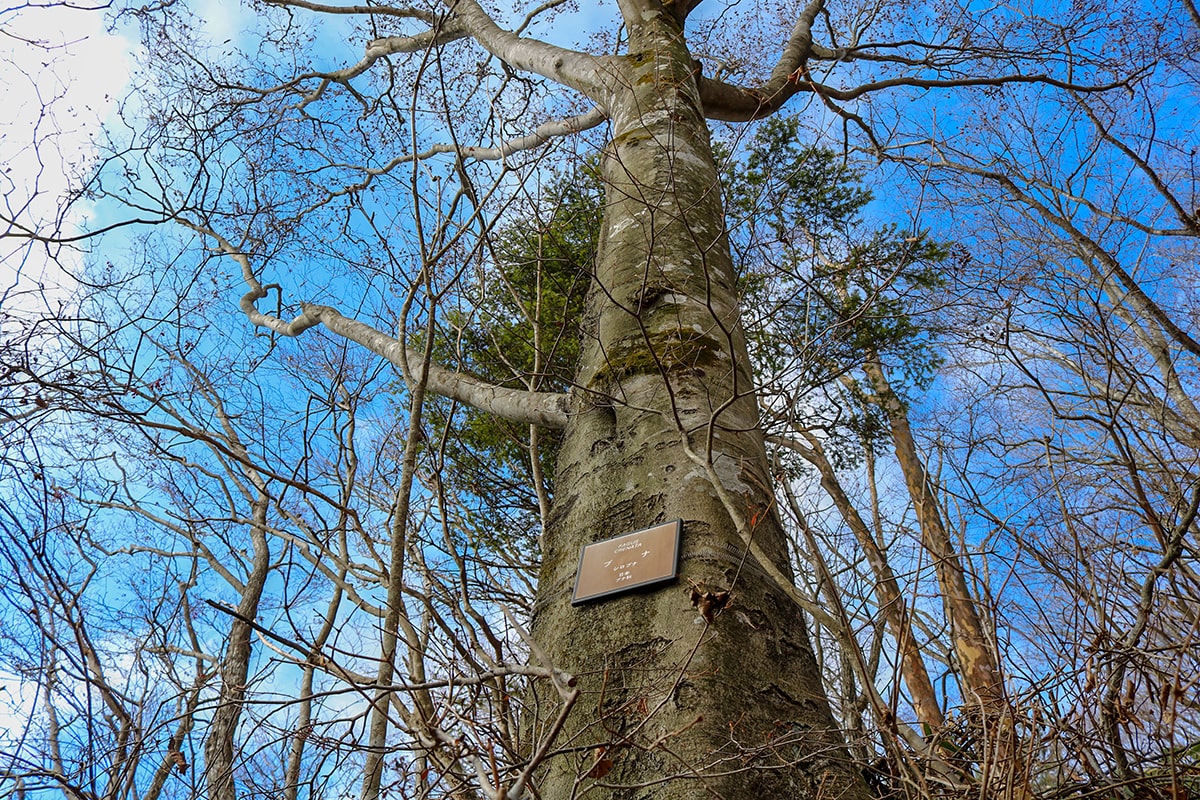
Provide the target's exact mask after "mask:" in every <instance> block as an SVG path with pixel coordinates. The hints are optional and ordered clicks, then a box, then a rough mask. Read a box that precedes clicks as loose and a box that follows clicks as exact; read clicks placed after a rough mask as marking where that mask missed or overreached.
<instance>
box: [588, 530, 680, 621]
mask: <svg viewBox="0 0 1200 800" xmlns="http://www.w3.org/2000/svg"><path fill="white" fill-rule="evenodd" d="M682 530H683V521H682V520H678V519H677V520H675V521H674V522H665V523H663V524H662V525H655V526H654V527H653V528H646V529H645V530H641V531H634V532H633V533H626V534H624V535H621V536H617V537H614V538H612V539H605V540H604V541H602V542H596V543H595V544H589V545H587V546H586V547H584V548H583V552H582V553H580V554H579V570H578V571H577V572H576V573H575V594H574V595H573V596H572V597H571V603H572V605H579V604H580V603H586V602H587V601H589V600H596V599H598V598H601V597H608V596H609V595H614V594H618V593H620V592H627V591H629V590H630V589H640V588H642V587H645V586H652V585H654V584H656V583H664V582H666V581H669V580H672V579H674V578H675V575H676V574H677V573H678V571H679V536H680V532H681V531H682Z"/></svg>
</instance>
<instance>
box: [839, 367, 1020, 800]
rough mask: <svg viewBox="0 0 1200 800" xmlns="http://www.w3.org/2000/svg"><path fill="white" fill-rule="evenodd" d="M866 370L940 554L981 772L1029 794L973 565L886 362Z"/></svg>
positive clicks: (928, 538) (1010, 793) (925, 536)
mask: <svg viewBox="0 0 1200 800" xmlns="http://www.w3.org/2000/svg"><path fill="white" fill-rule="evenodd" d="M863 369H864V371H865V373H866V375H867V379H868V380H869V381H870V382H871V385H872V388H873V390H874V392H875V397H876V401H877V402H878V403H879V404H880V405H881V406H882V408H883V409H884V411H885V413H886V414H887V416H888V426H889V429H890V432H891V437H892V445H893V447H894V449H895V452H896V460H897V461H898V462H899V463H900V470H901V472H903V474H904V482H905V485H906V487H907V488H908V494H909V498H910V499H911V500H912V503H913V508H914V509H915V510H916V512H917V520H918V523H919V524H920V526H921V544H922V546H923V547H924V548H925V550H926V552H928V553H929V554H930V556H931V557H932V558H933V566H934V572H935V573H936V575H937V581H938V588H939V589H940V591H941V594H942V601H943V603H944V604H945V607H946V613H947V615H948V617H949V619H950V631H951V637H952V638H953V640H954V653H955V656H956V657H957V659H958V668H959V678H960V680H961V682H962V692H963V701H964V703H966V706H967V711H968V713H971V714H973V715H977V717H976V722H977V731H978V732H979V734H981V738H982V741H981V742H979V746H978V750H979V751H980V752H979V757H980V762H981V763H980V769H981V772H982V774H983V777H984V778H985V779H987V780H988V781H989V782H991V783H992V784H993V785H992V788H993V789H994V790H997V791H1000V792H1001V793H1002V796H1006V797H1015V798H1021V797H1028V796H1029V795H1030V788H1029V782H1028V776H1027V775H1026V771H1025V765H1024V759H1023V758H1022V756H1021V747H1020V743H1019V742H1018V741H1017V738H1016V730H1015V727H1014V725H1015V720H1014V718H1013V709H1012V707H1011V706H1010V705H1009V700H1008V695H1007V693H1006V691H1005V685H1004V675H1003V673H1002V672H1001V670H1000V665H999V663H998V661H997V659H996V655H995V653H994V651H993V648H992V645H991V637H989V636H988V634H987V631H986V630H985V629H984V625H983V621H982V619H981V617H980V615H979V611H978V609H977V607H976V600H975V598H974V597H973V596H972V593H971V589H970V586H969V585H968V581H967V573H966V570H965V568H964V567H963V564H962V561H961V560H960V558H959V554H958V551H957V549H956V548H955V546H954V543H953V542H952V541H951V540H950V534H949V532H948V531H947V530H946V525H945V522H944V521H943V520H942V515H941V511H940V510H939V508H938V504H937V493H936V490H935V488H934V486H933V482H932V481H931V480H930V479H929V475H928V473H927V472H926V470H925V462H924V460H923V459H922V458H921V455H920V453H919V452H918V450H917V445H916V441H915V440H914V439H913V435H912V428H911V426H910V425H909V422H908V411H907V409H906V408H905V407H904V403H903V402H901V400H900V398H899V397H897V396H896V393H895V392H894V391H892V387H891V384H890V383H889V381H888V379H887V374H886V373H885V372H884V369H883V365H882V364H881V363H880V362H879V361H878V360H877V359H868V360H867V362H866V363H865V364H864V365H863Z"/></svg>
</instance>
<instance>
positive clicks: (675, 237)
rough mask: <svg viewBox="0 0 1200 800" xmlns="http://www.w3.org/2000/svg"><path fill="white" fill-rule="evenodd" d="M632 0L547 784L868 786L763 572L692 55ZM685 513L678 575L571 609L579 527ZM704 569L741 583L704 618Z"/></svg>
mask: <svg viewBox="0 0 1200 800" xmlns="http://www.w3.org/2000/svg"><path fill="white" fill-rule="evenodd" d="M625 6H636V8H633V9H630V8H626V7H623V9H622V10H623V12H624V13H625V15H626V20H627V24H628V28H629V35H630V48H629V50H630V52H629V54H628V55H627V56H624V57H620V58H615V59H613V60H612V61H611V63H610V65H609V67H608V69H609V73H610V75H611V76H612V87H611V88H612V91H611V93H610V97H611V100H610V102H609V104H608V109H607V110H608V113H609V116H610V119H611V120H612V125H613V128H612V141H611V142H610V144H609V146H608V147H607V148H606V150H605V152H604V162H603V173H604V178H605V181H606V184H607V187H608V196H607V205H606V208H605V215H604V225H603V230H602V234H601V248H600V254H599V256H598V260H597V264H596V268H595V276H594V281H593V285H592V288H591V292H590V295H589V300H588V307H587V312H586V317H585V320H584V323H585V334H584V336H585V342H586V344H585V347H584V352H583V355H582V358H581V363H580V367H579V371H578V376H577V381H578V384H579V387H580V389H581V390H580V391H579V392H578V393H577V394H576V396H575V406H574V408H573V409H572V414H571V416H570V422H569V424H568V426H567V429H566V434H565V441H564V444H563V446H562V450H561V452H560V454H559V458H558V472H557V476H556V485H557V486H558V494H557V496H556V497H555V500H554V505H553V508H552V509H551V514H550V521H549V525H548V527H547V531H546V535H545V547H544V554H543V565H542V573H541V576H540V583H539V590H538V598H537V603H536V607H535V620H534V631H533V633H534V638H535V639H537V640H538V641H540V642H541V643H542V644H543V645H544V646H545V648H546V650H547V651H548V652H549V654H550V656H551V658H553V659H554V663H555V666H557V667H560V668H562V669H566V670H568V671H570V672H572V673H573V674H576V675H577V676H578V677H579V678H580V684H579V685H580V687H581V688H582V692H583V693H582V695H581V697H580V700H579V702H578V706H577V709H576V713H575V715H574V716H573V718H572V719H571V721H570V722H569V724H568V728H567V731H566V734H565V737H564V738H562V739H560V745H561V746H563V747H564V748H570V749H571V752H572V753H573V754H568V755H564V756H561V757H559V758H558V759H556V760H554V761H552V762H551V766H550V768H549V770H548V774H547V775H545V776H543V778H542V780H541V781H540V785H539V791H540V794H541V796H543V797H548V798H549V797H553V798H566V797H571V796H574V795H575V794H576V793H578V792H580V791H582V790H584V789H587V790H588V795H587V796H588V797H621V798H631V797H654V798H678V797H701V796H703V797H728V798H740V797H745V798H752V797H753V798H758V797H762V798H766V797H771V798H775V797H789V798H793V797H794V798H805V797H812V798H815V797H818V796H820V797H862V796H865V789H864V788H863V787H862V785H861V781H860V780H859V779H858V778H857V777H856V776H855V774H854V772H853V770H852V769H851V767H850V766H849V764H848V762H847V757H846V753H845V749H844V747H843V745H842V742H841V738H840V735H839V732H838V731H837V729H836V726H835V723H834V721H833V717H832V714H831V713H830V709H829V706H828V703H827V701H826V699H825V694H824V690H823V687H822V684H821V676H820V671H819V669H818V667H817V664H816V663H815V659H814V657H813V653H812V650H811V647H810V645H809V641H808V635H807V632H806V629H805V623H804V619H803V617H802V615H801V611H800V608H799V607H798V606H797V605H796V604H795V603H794V602H793V601H792V600H791V599H790V598H789V596H788V591H787V589H786V587H783V586H780V585H779V583H778V581H777V580H776V578H773V577H772V576H771V574H769V572H770V571H773V572H774V573H775V575H779V574H780V573H782V574H784V575H786V576H790V575H791V566H790V563H789V559H788V553H787V548H786V544H785V540H784V537H783V534H782V531H781V527H780V523H779V520H778V517H777V515H776V513H775V510H774V508H773V500H772V493H771V488H770V487H771V481H772V478H771V476H770V474H769V473H768V461H767V458H766V453H765V448H764V444H763V438H762V435H761V432H760V430H759V421H758V413H757V406H756V401H755V397H754V394H753V389H752V378H751V372H750V366H749V359H748V356H747V352H746V346H745V341H744V336H743V333H742V328H741V323H740V320H739V309H738V305H737V295H736V288H735V279H734V271H733V268H732V263H731V258H730V253H729V246H728V242H727V240H726V237H725V231H724V216H723V210H722V206H721V198H720V189H719V184H718V179H717V172H716V168H715V165H714V160H713V156H712V152H711V149H710V143H709V134H708V128H707V125H706V123H705V121H704V113H703V111H702V109H701V106H700V98H699V92H698V89H697V85H696V76H695V68H694V62H693V60H692V58H691V56H690V54H689V53H688V51H687V49H686V46H685V44H684V41H683V36H682V32H681V31H680V29H679V27H678V24H677V22H676V21H675V20H674V19H673V18H672V17H671V16H669V15H668V14H666V13H663V12H662V11H661V8H662V7H661V6H656V5H655V4H650V3H646V4H644V6H643V5H642V4H638V3H633V2H627V3H626V4H625ZM632 11H636V12H637V14H636V16H632V15H631V12H632ZM631 16H632V19H631ZM689 451H690V452H689ZM695 454H699V455H700V456H701V459H702V460H707V461H708V464H709V465H710V466H711V468H710V469H706V467H705V465H704V464H697V463H696V461H695V460H694V458H693V457H692V456H694V455H695ZM713 476H715V477H716V478H717V479H719V480H720V482H721V484H722V486H721V487H720V489H721V492H720V493H719V492H718V487H716V486H714V484H713V480H712V478H713ZM720 494H723V495H725V497H726V498H733V503H734V504H735V505H739V506H740V507H738V508H734V509H730V508H729V507H728V506H727V505H726V502H723V501H722V498H721V497H720ZM731 511H732V512H736V513H731ZM674 518H682V519H683V521H684V522H683V546H682V560H681V570H680V581H679V583H678V584H677V585H672V586H668V587H667V588H657V589H654V590H651V591H645V592H640V593H633V594H628V595H624V596H618V597H614V598H610V599H606V600H601V601H599V602H595V603H592V604H589V605H586V606H582V607H572V606H571V604H570V595H571V590H572V585H573V579H574V575H575V568H576V563H577V560H578V558H579V552H580V548H581V547H582V546H583V545H585V544H587V543H590V542H594V541H597V540H601V539H604V538H608V537H610V536H614V535H617V534H620V533H625V532H629V531H633V530H637V529H640V528H643V527H647V526H650V525H653V524H656V523H659V522H663V521H667V520H671V519H674ZM735 518H740V519H741V520H744V521H745V524H747V525H748V526H749V530H747V531H739V529H738V523H737V522H736V521H735ZM744 534H751V535H752V536H753V541H754V543H755V544H756V545H757V546H758V547H757V549H758V550H759V552H761V553H763V554H765V556H766V558H768V559H769V560H770V561H771V564H770V565H769V567H768V568H764V567H766V566H767V565H760V564H759V563H758V562H757V561H756V559H755V557H754V556H753V555H750V554H748V553H747V552H746V550H747V547H746V544H745V541H744V539H743V535H744ZM693 586H696V587H699V588H701V589H702V590H708V591H714V592H715V591H726V590H727V591H730V592H731V593H732V602H731V603H730V605H729V607H728V609H727V610H725V611H724V612H723V613H720V614H719V615H716V616H715V617H714V618H713V619H712V620H711V621H706V620H705V619H704V618H703V617H702V616H701V615H700V613H699V612H698V611H697V609H696V608H695V607H693V605H692V602H691V600H690V594H691V587H693ZM601 754H606V755H605V757H606V758H611V760H612V768H611V771H608V772H607V773H606V774H600V773H602V772H604V770H602V769H601V770H593V769H592V768H593V766H594V764H595V763H596V760H597V758H598V757H599V756H600V755H601ZM589 771H591V772H592V775H591V776H589V775H588V774H587V773H588V772H589Z"/></svg>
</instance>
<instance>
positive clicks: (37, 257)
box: [0, 6, 134, 309]
mask: <svg viewBox="0 0 1200 800" xmlns="http://www.w3.org/2000/svg"><path fill="white" fill-rule="evenodd" d="M133 46H134V45H133V44H132V42H130V41H129V40H128V39H126V38H124V37H123V36H120V35H117V34H112V33H110V32H108V31H107V30H106V29H105V19H104V15H103V13H102V12H101V11H93V10H86V9H81V8H68V7H60V6H54V7H38V6H25V7H21V8H18V9H10V10H9V11H7V12H4V11H0V74H3V75H4V79H3V82H4V83H5V84H6V86H5V90H4V93H3V96H4V101H3V102H4V109H3V113H2V114H0V208H2V209H3V214H4V216H5V217H6V218H9V219H12V218H15V220H16V223H15V228H16V230H17V231H20V230H39V231H43V232H44V231H48V230H49V231H53V230H55V229H59V230H61V231H63V232H69V231H71V230H73V228H74V225H75V223H76V222H77V221H78V219H79V218H80V216H79V215H81V214H83V213H86V209H85V208H82V207H80V208H76V209H72V210H71V215H69V216H67V217H66V218H65V219H61V220H60V217H62V216H63V215H62V207H63V198H64V197H65V196H66V194H67V192H68V191H69V189H70V188H71V187H72V181H73V179H74V178H76V177H77V176H78V174H79V173H80V171H81V170H82V169H83V168H85V167H86V165H87V164H88V162H89V161H90V160H91V159H92V158H93V156H94V154H95V148H94V146H93V142H94V140H95V137H96V135H97V134H98V133H99V131H100V128H101V126H102V124H103V122H104V120H105V119H106V118H107V117H108V116H109V115H110V114H112V113H113V111H114V109H115V107H116V104H117V103H118V102H119V101H120V99H121V96H122V93H123V92H124V90H125V87H126V84H127V83H128V80H129V71H130V63H131V58H130V55H131V52H132V49H133ZM60 221H61V222H62V223H63V224H64V225H63V227H62V228H58V223H59V222H60ZM4 231H9V232H14V231H13V227H12V226H10V224H8V223H0V232H4ZM64 266H66V267H70V266H72V265H71V264H69V263H67V264H62V263H59V262H58V261H56V260H55V259H54V258H52V257H51V255H50V253H48V251H47V250H46V248H39V247H34V248H27V247H26V243H25V240H22V239H20V238H10V239H6V240H4V241H3V243H2V244H0V301H2V302H3V304H4V306H5V307H6V308H8V309H12V308H13V307H14V306H16V307H28V305H29V304H31V303H34V302H38V301H39V300H40V301H41V302H45V301H47V300H50V299H51V298H52V297H56V298H57V299H62V298H63V297H64V296H67V295H69V294H70V292H71V290H72V289H73V287H74V282H73V280H72V279H71V277H70V275H69V274H68V272H67V271H66V270H64V269H63V267H64ZM39 285H41V286H44V287H45V288H44V292H41V291H39V290H38V287H39ZM39 295H46V296H42V297H39Z"/></svg>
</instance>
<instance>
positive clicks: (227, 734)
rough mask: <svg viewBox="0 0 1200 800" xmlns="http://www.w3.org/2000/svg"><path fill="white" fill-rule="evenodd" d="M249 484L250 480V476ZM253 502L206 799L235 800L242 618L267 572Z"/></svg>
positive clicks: (246, 639)
mask: <svg viewBox="0 0 1200 800" xmlns="http://www.w3.org/2000/svg"><path fill="white" fill-rule="evenodd" d="M251 480H252V481H253V480H255V479H254V477H253V476H252V477H251ZM258 488H259V489H260V493H259V495H258V497H257V498H256V499H255V501H254V505H253V508H252V516H251V522H250V541H251V545H252V547H253V554H252V562H251V567H250V574H249V576H247V579H246V585H245V588H244V589H243V590H242V599H241V601H240V602H239V603H238V607H237V612H238V616H237V617H236V618H235V619H234V620H233V625H232V626H230V630H229V646H228V647H227V648H226V649H225V657H224V658H223V659H222V660H221V690H220V694H218V696H217V706H216V708H215V709H214V710H213V716H212V722H211V723H209V726H208V738H207V739H205V742H204V777H205V781H206V782H207V784H208V796H209V798H211V800H236V798H237V791H236V787H235V784H234V780H233V761H234V738H235V736H236V734H237V726H238V722H239V721H240V720H241V717H242V702H243V701H244V700H245V698H246V680H247V678H248V677H249V675H250V656H251V653H252V649H253V647H252V645H253V642H252V638H253V635H254V628H253V627H252V626H251V625H250V623H249V622H247V621H246V620H252V619H254V618H255V617H257V616H258V604H259V600H260V599H261V598H262V591H263V586H264V585H265V584H266V581H267V574H268V573H269V572H270V571H271V552H270V549H269V548H268V546H267V532H266V531H267V504H268V502H269V500H268V498H267V496H266V494H265V493H262V492H261V487H258Z"/></svg>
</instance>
